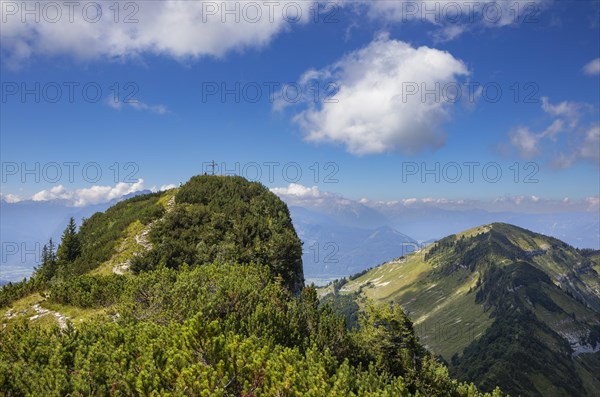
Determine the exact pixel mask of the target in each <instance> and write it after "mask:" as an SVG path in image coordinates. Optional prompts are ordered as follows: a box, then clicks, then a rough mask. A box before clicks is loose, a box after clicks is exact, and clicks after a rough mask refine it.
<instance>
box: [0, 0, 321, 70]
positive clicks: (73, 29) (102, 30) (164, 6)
mask: <svg viewBox="0 0 600 397" xmlns="http://www.w3.org/2000/svg"><path fill="white" fill-rule="evenodd" d="M0 3H1V4H0V6H1V7H2V11H3V18H4V20H3V21H2V51H3V53H4V55H5V56H4V57H3V58H4V61H5V62H6V63H7V64H8V65H9V66H12V67H14V68H18V67H20V66H21V65H22V63H23V62H24V61H26V60H28V59H29V58H30V57H32V56H34V55H44V56H46V55H50V56H53V55H70V56H74V57H75V58H76V59H80V60H94V59H98V58H105V59H115V58H116V59H124V58H135V57H137V56H139V55H140V54H143V53H151V54H158V55H167V56H170V57H173V58H176V59H186V58H197V57H202V56H211V57H222V56H224V55H225V54H226V53H228V52H230V51H241V50H244V49H247V48H261V47H263V46H265V45H267V44H268V43H269V42H270V41H271V40H272V39H273V38H274V37H275V36H276V35H277V34H279V33H281V32H282V31H284V30H286V29H288V28H289V27H290V26H292V25H293V24H295V23H304V22H306V21H308V20H309V19H310V17H311V15H312V14H311V12H310V10H309V7H311V6H312V4H310V3H309V2H302V1H301V2H295V1H289V0H284V1H281V2H243V1H218V2H216V1H177V0H170V1H141V2H130V3H122V2H121V3H115V4H119V7H120V9H119V13H118V15H117V14H116V13H115V10H114V9H115V7H114V4H113V3H112V2H110V3H109V2H107V3H103V2H100V3H93V4H100V6H101V7H102V10H101V16H100V17H99V18H96V15H97V14H96V10H95V8H94V7H88V8H87V9H86V8H85V6H89V4H92V3H83V4H79V3H77V4H79V5H76V6H74V8H73V11H72V12H71V11H70V9H69V6H67V5H66V3H63V2H56V3H53V4H56V5H58V7H59V9H60V12H61V16H60V17H58V18H57V17H56V15H58V14H57V13H56V10H55V8H56V7H55V8H54V9H53V8H52V7H48V6H47V5H46V4H45V3H44V2H35V3H33V2H32V3H30V4H28V5H27V7H29V9H34V7H37V9H38V10H39V11H38V12H37V13H38V16H39V18H38V19H39V21H38V22H36V21H35V15H28V16H27V15H24V13H23V7H25V3H24V2H13V1H5V0H1V1H0ZM93 4H92V5H93ZM125 4H128V6H127V7H125ZM47 7H48V8H47ZM111 7H112V8H111ZM298 9H300V12H298ZM84 10H85V15H86V16H84ZM227 10H233V13H228V12H227ZM298 13H300V18H296V16H297V15H298ZM98 15H100V14H98ZM23 17H26V19H25V23H24V22H22V19H23ZM70 19H71V20H70ZM95 19H98V20H97V21H96V22H92V21H94V20H95ZM115 20H116V22H115ZM126 21H127V22H126Z"/></svg>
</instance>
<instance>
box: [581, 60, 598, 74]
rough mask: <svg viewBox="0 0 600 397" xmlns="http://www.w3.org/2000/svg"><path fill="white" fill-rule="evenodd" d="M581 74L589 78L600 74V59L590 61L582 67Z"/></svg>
mask: <svg viewBox="0 0 600 397" xmlns="http://www.w3.org/2000/svg"><path fill="white" fill-rule="evenodd" d="M583 72H584V73H585V74H588V75H590V76H594V75H597V74H600V58H596V59H592V60H591V61H589V62H588V63H587V64H586V65H585V66H584V67H583Z"/></svg>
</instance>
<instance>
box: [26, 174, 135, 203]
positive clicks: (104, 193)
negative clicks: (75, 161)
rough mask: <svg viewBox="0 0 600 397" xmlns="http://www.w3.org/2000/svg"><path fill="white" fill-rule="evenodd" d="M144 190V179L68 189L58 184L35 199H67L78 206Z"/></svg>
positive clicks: (43, 191)
mask: <svg viewBox="0 0 600 397" xmlns="http://www.w3.org/2000/svg"><path fill="white" fill-rule="evenodd" d="M141 190H144V180H143V179H138V181H137V182H133V183H125V182H119V183H117V184H116V185H115V186H92V187H89V188H83V189H76V190H68V189H67V188H66V187H64V186H63V185H57V186H54V187H52V188H50V189H47V190H42V191H40V192H37V193H36V194H34V195H33V196H32V197H31V199H32V200H33V201H49V200H66V201H68V202H69V203H70V204H71V205H73V206H76V207H84V206H86V205H93V204H100V203H106V202H108V201H111V200H114V199H118V198H121V197H123V196H125V195H127V194H130V193H135V192H138V191H141Z"/></svg>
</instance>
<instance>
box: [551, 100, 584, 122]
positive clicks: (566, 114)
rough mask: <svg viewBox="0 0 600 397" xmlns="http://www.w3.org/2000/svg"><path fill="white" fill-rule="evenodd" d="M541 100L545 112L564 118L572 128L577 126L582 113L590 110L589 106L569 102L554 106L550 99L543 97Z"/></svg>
mask: <svg viewBox="0 0 600 397" xmlns="http://www.w3.org/2000/svg"><path fill="white" fill-rule="evenodd" d="M541 99H542V109H543V110H544V112H546V113H548V114H549V115H551V116H554V117H562V118H564V119H567V120H568V121H569V122H570V123H571V126H574V125H575V124H577V122H578V121H579V117H580V114H581V111H582V110H583V109H585V108H589V106H587V105H584V104H580V103H576V102H568V101H563V102H560V103H558V104H556V105H553V104H551V103H550V100H549V99H548V97H542V98H541Z"/></svg>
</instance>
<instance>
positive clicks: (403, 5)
mask: <svg viewBox="0 0 600 397" xmlns="http://www.w3.org/2000/svg"><path fill="white" fill-rule="evenodd" d="M357 3H358V4H359V6H356V4H357ZM549 3H550V0H479V1H455V0H438V1H427V0H416V1H415V0H376V1H372V0H362V1H359V2H357V1H356V0H343V2H342V4H346V5H354V7H355V9H356V10H357V13H360V15H363V13H364V11H363V8H365V7H366V9H367V12H366V14H367V15H368V16H369V17H370V18H371V19H379V20H383V21H386V22H395V23H407V22H410V21H421V22H426V23H430V24H432V25H434V26H436V27H438V30H437V31H434V32H433V37H434V39H435V40H436V41H448V40H453V39H455V38H457V37H459V36H460V35H461V34H463V33H464V32H467V31H469V30H470V29H477V28H500V27H504V26H509V25H517V24H520V23H524V22H528V23H531V22H535V21H537V19H538V18H539V13H540V12H541V11H542V10H544V9H545V8H546V6H547V5H548V4H549Z"/></svg>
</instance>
